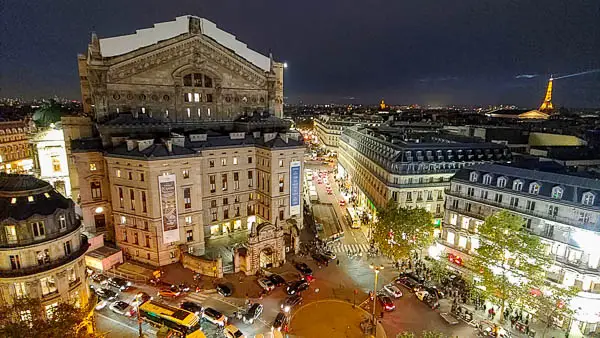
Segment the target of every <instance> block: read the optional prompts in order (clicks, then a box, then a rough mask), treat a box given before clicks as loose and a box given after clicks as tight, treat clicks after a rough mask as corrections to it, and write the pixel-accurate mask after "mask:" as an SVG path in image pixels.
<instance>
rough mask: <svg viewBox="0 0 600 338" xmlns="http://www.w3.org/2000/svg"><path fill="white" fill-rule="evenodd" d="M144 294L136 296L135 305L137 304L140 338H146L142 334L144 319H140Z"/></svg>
mask: <svg viewBox="0 0 600 338" xmlns="http://www.w3.org/2000/svg"><path fill="white" fill-rule="evenodd" d="M142 296H143V295H142V294H141V293H138V294H137V295H135V304H136V311H135V312H137V321H138V331H139V335H140V336H139V338H144V333H143V332H142V317H140V305H142V304H141V303H142Z"/></svg>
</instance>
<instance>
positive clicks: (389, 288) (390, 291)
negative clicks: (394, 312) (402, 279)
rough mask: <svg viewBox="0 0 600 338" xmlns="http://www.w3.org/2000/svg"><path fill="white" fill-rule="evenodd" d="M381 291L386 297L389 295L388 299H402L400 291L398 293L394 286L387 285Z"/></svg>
mask: <svg viewBox="0 0 600 338" xmlns="http://www.w3.org/2000/svg"><path fill="white" fill-rule="evenodd" d="M383 290H384V291H385V292H386V293H387V294H388V295H390V297H394V298H400V297H402V291H400V289H399V288H398V287H397V286H396V285H394V284H388V285H386V286H384V287H383Z"/></svg>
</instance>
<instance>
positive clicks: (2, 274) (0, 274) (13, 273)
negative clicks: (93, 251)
mask: <svg viewBox="0 0 600 338" xmlns="http://www.w3.org/2000/svg"><path fill="white" fill-rule="evenodd" d="M89 247H90V243H89V242H88V239H87V237H86V236H85V235H81V243H80V245H79V249H78V250H76V251H73V252H71V254H70V255H67V256H63V257H60V258H58V259H56V260H52V261H50V262H49V263H45V264H41V265H35V266H28V267H25V268H21V269H13V270H0V278H13V277H23V276H28V275H34V274H37V273H41V272H45V271H49V270H52V269H55V268H58V267H60V266H62V265H65V264H67V263H69V262H72V261H74V260H76V259H78V258H79V257H81V256H83V255H84V254H85V252H86V251H87V249H88V248H89Z"/></svg>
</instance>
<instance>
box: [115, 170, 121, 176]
mask: <svg viewBox="0 0 600 338" xmlns="http://www.w3.org/2000/svg"><path fill="white" fill-rule="evenodd" d="M116 175H117V177H121V169H117V171H116Z"/></svg>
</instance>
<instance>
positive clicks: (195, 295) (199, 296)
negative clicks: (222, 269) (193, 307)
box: [186, 292, 210, 303]
mask: <svg viewBox="0 0 600 338" xmlns="http://www.w3.org/2000/svg"><path fill="white" fill-rule="evenodd" d="M209 296H210V295H208V294H206V293H204V292H190V293H188V294H187V295H186V297H187V298H189V299H190V300H193V301H196V302H200V303H202V302H204V301H205V300H206V299H207V298H208V297H209Z"/></svg>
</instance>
